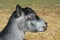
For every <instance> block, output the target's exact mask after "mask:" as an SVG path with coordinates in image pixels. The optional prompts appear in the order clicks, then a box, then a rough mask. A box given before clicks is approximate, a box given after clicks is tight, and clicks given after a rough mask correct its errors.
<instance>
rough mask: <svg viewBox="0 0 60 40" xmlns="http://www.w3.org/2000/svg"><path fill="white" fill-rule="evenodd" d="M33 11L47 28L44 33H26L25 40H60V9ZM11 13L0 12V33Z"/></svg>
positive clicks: (6, 11)
mask: <svg viewBox="0 0 60 40" xmlns="http://www.w3.org/2000/svg"><path fill="white" fill-rule="evenodd" d="M33 9H35V8H33ZM35 11H36V13H37V15H38V16H39V17H41V18H43V19H44V20H45V21H46V22H47V23H48V28H47V30H46V31H45V32H38V33H32V32H26V34H25V38H26V40H60V8H51V9H50V8H41V9H39V8H36V9H35ZM12 12H13V11H11V10H0V31H1V30H2V29H3V28H4V27H5V26H6V24H7V22H8V19H9V17H10V15H11V14H12Z"/></svg>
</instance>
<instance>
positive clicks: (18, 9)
mask: <svg viewBox="0 0 60 40" xmlns="http://www.w3.org/2000/svg"><path fill="white" fill-rule="evenodd" d="M16 12H17V15H18V16H21V15H23V9H22V7H21V6H20V5H18V4H17V5H16Z"/></svg>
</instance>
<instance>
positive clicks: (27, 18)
mask: <svg viewBox="0 0 60 40" xmlns="http://www.w3.org/2000/svg"><path fill="white" fill-rule="evenodd" d="M46 28H47V23H46V22H45V21H44V20H42V19H41V18H39V17H38V16H37V15H36V13H35V12H34V11H33V10H32V9H31V8H29V7H26V8H22V7H21V6H19V5H17V6H16V10H15V11H14V13H13V14H12V16H11V17H10V19H9V21H8V24H7V25H6V27H5V28H4V29H3V30H2V31H1V33H0V40H23V39H24V33H25V32H26V31H29V32H42V31H45V30H46Z"/></svg>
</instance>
